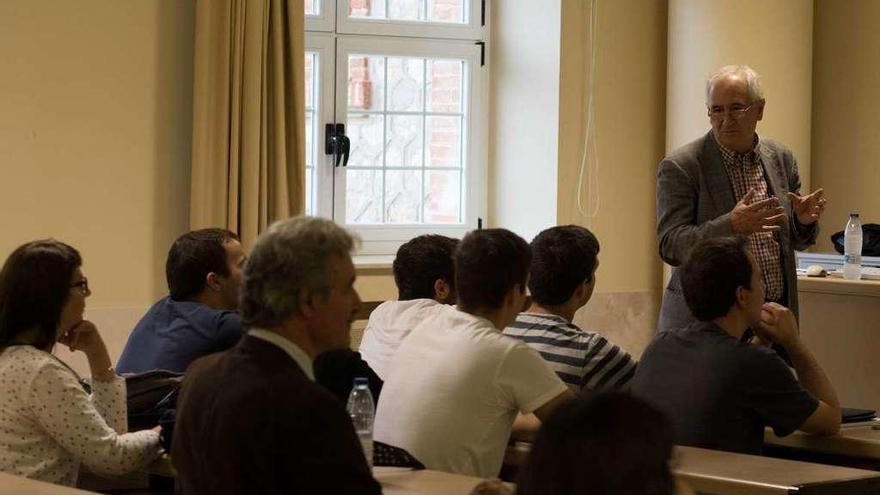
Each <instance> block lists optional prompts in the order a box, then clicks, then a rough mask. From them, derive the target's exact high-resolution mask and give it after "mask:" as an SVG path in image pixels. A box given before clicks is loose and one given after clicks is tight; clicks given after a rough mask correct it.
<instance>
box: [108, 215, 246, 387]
mask: <svg viewBox="0 0 880 495" xmlns="http://www.w3.org/2000/svg"><path fill="white" fill-rule="evenodd" d="M244 261H245V254H244V250H243V249H242V247H241V243H240V242H239V239H238V236H237V235H235V234H234V233H233V232H230V231H228V230H225V229H201V230H194V231H192V232H189V233H186V234H184V235H182V236H181V237H179V238H178V239H177V240H176V241H174V244H173V245H172V246H171V249H170V250H169V251H168V259H167V261H166V263H165V276H166V279H167V281H168V289H169V292H170V294H169V296H167V297H164V298H162V299H160V300H159V301H158V302H156V303H155V304H154V305H153V307H151V308H150V310H149V311H147V313H146V314H145V315H144V316H143V318H141V320H140V321H139V322H138V324H137V325H136V326H135V328H134V330H133V331H132V332H131V335H130V336H129V337H128V343H126V345H125V350H123V351H122V356H121V357H120V358H119V362H118V363H117V370H118V371H119V372H120V373H140V372H143V371H148V370H153V369H163V370H171V371H178V372H183V371H185V370H186V368H187V366H189V364H190V363H191V362H192V361H194V360H195V359H196V358H198V357H201V356H204V355H206V354H212V353H215V352H220V351H223V350H226V349H229V348H230V347H232V346H233V345H235V343H236V342H238V340H239V338H241V336H242V334H243V328H242V323H241V317H239V315H238V314H237V313H236V312H235V311H236V309H237V308H238V291H239V286H240V284H241V270H242V267H243V266H244Z"/></svg>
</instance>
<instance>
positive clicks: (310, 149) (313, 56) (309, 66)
mask: <svg viewBox="0 0 880 495" xmlns="http://www.w3.org/2000/svg"><path fill="white" fill-rule="evenodd" d="M317 69H318V54H317V53H315V52H306V54H305V83H306V87H305V97H306V102H305V103H306V104H305V107H306V108H305V113H306V115H305V121H306V122H305V123H306V126H305V138H306V143H305V144H306V145H305V153H306V182H305V184H304V185H303V187H304V188H305V193H306V201H305V214H306V215H314V214H315V164H316V162H317V160H318V154H317V151H318V150H316V149H315V141H316V135H317V134H316V133H317V129H318V126H317V122H316V118H315V112H316V111H317V109H316V107H317V96H316V94H315V86H316V85H315V77H316V76H317Z"/></svg>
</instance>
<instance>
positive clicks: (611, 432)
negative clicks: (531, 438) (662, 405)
mask: <svg viewBox="0 0 880 495" xmlns="http://www.w3.org/2000/svg"><path fill="white" fill-rule="evenodd" d="M672 448H673V431H672V424H671V423H670V421H669V419H668V418H666V417H665V416H664V415H663V414H662V413H661V412H659V411H657V410H656V409H654V408H653V407H651V406H650V405H649V404H647V403H645V402H644V401H642V400H640V399H637V398H635V397H632V396H630V395H626V394H621V393H614V392H612V393H600V394H598V395H595V396H592V397H589V398H581V399H578V400H577V401H573V402H570V403H568V404H565V405H564V406H562V407H560V408H559V410H558V411H556V412H555V413H553V415H551V416H550V418H549V419H548V420H547V421H546V422H545V423H544V424H543V425H542V427H541V431H539V432H538V435H537V437H536V438H535V443H534V445H533V447H532V450H531V452H530V454H529V458H528V460H527V461H526V464H525V465H524V466H523V467H522V470H521V471H520V473H519V478H518V480H517V483H516V486H517V492H516V493H517V495H564V494H570V493H571V494H574V493H583V494H587V493H589V494H591V495H617V494H640V495H672V494H673V493H692V492H690V490H689V489H688V488H687V487H684V486H681V487H680V488H679V491H678V492H676V482H675V477H674V476H673V474H672V472H671V470H670V465H669V464H670V459H671V457H672Z"/></svg>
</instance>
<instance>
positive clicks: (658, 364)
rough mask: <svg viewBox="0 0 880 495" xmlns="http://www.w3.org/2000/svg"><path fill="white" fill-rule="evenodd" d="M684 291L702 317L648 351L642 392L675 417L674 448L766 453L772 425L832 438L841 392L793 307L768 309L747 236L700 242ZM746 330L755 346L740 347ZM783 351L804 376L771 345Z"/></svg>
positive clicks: (662, 336)
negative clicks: (813, 350)
mask: <svg viewBox="0 0 880 495" xmlns="http://www.w3.org/2000/svg"><path fill="white" fill-rule="evenodd" d="M681 283H682V292H683V293H684V294H683V295H684V298H685V301H686V302H687V304H688V307H689V308H690V309H691V311H692V312H693V314H694V315H695V316H696V317H697V319H698V320H699V321H697V322H696V323H693V324H691V325H690V326H688V327H685V328H679V329H675V330H671V331H668V332H661V333H659V334H658V335H657V336H656V337H655V338H654V340H653V341H652V342H651V344H650V345H649V346H648V348H647V349H646V350H645V352H644V354H642V357H641V360H640V361H639V366H638V368H637V370H636V375H635V377H634V378H633V382H632V391H633V393H634V394H636V395H638V396H640V397H642V398H644V399H646V400H648V401H649V402H651V403H652V404H654V405H655V406H657V407H658V408H660V409H661V410H663V411H664V412H666V413H667V414H668V415H669V417H670V418H672V420H673V423H674V425H675V429H676V443H679V444H682V445H691V446H696V447H704V448H710V449H719V450H729V451H734V452H743V453H750V454H759V453H760V452H761V445H762V443H763V430H764V427H765V426H769V427H771V428H773V430H774V431H775V432H776V434H777V435H780V436H785V435H788V434H790V433H791V432H793V431H795V430H798V429H800V430H803V431H806V432H809V433H816V434H834V433H836V432H837V431H838V429H839V428H840V404H839V402H838V400H837V395H836V393H835V391H834V387H833V386H832V385H831V382H830V381H829V380H828V378H827V376H826V375H825V373H824V371H823V370H822V368H821V367H820V366H819V364H818V362H816V359H815V358H814V357H813V355H812V353H811V352H810V350H809V349H808V348H807V347H806V346H805V345H804V343H803V341H801V339H800V337H799V331H798V327H797V321H796V320H795V317H794V315H793V314H792V312H791V311H789V310H788V309H787V308H785V307H783V306H781V305H779V304H776V303H764V287H763V283H762V281H761V271H760V270H759V268H758V266H757V263H756V261H755V257H754V256H753V255H752V254H751V253H750V252H748V251H747V250H746V244H745V241H744V240H743V239H742V238H732V237H726V238H714V239H709V240H706V241H703V242H701V243H700V244H698V245H697V246H696V247H695V248H694V249H693V250H692V252H691V254H690V256H689V258H688V260H687V261H686V262H685V264H684V265H683V266H682V268H681ZM748 328H752V329H753V330H754V332H755V334H756V336H757V337H756V339H755V341H754V342H741V340H740V338H741V337H742V335H743V334H744V333H745V331H746V330H747V329H748ZM769 344H777V345H779V346H782V347H783V348H784V349H785V350H786V351H787V352H788V354H789V356H790V357H791V361H792V365H793V366H794V369H795V371H796V372H797V378H795V376H794V375H793V374H792V372H791V370H790V369H789V368H788V367H787V366H786V364H785V362H784V361H782V359H781V358H780V357H779V356H778V355H777V354H776V352H774V351H773V350H771V349H770V348H769V347H768V345H769Z"/></svg>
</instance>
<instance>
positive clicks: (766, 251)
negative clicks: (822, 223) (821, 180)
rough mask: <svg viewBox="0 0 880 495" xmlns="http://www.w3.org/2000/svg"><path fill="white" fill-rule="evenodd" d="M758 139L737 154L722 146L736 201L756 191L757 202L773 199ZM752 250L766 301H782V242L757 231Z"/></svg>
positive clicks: (769, 233) (751, 237) (750, 244)
mask: <svg viewBox="0 0 880 495" xmlns="http://www.w3.org/2000/svg"><path fill="white" fill-rule="evenodd" d="M758 142H759V141H758V136H757V135H756V136H755V142H754V147H753V148H752V149H751V150H750V151H748V152H746V153H737V152H736V151H732V150H729V149H727V148H725V147H724V146H721V144H720V143H719V144H718V147H719V148H720V149H721V158H722V160H723V162H724V168H725V170H727V177H728V179H730V183H731V184H732V185H733V193H734V196H735V198H736V201H739V200H740V199H742V197H743V196H745V195H746V193H747V192H749V189H752V188H754V189H755V196H754V198H753V200H752V201H753V202H754V201H761V200H764V199H767V198H769V197H770V192H769V189H768V187H767V179H766V178H765V177H764V167H763V166H762V165H761V157H760V155H759V154H758ZM748 243H749V250H751V251H752V254H754V255H755V258H757V260H758V266H760V267H761V272H762V274H763V277H764V288H765V290H766V293H765V298H766V299H767V300H768V301H780V300H782V289H783V286H784V283H785V282H784V279H783V278H782V260H781V259H780V254H779V253H780V251H779V241H778V240H777V236H776V234H775V233H773V232H755V233H754V234H751V235H749V238H748Z"/></svg>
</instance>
